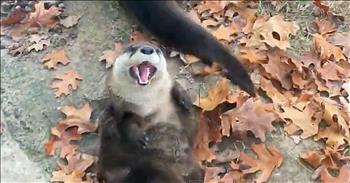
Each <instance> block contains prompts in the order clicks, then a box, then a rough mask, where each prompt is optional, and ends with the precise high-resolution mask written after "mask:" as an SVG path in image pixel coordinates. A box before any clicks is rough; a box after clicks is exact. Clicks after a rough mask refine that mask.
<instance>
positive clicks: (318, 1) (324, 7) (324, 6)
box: [313, 0, 329, 15]
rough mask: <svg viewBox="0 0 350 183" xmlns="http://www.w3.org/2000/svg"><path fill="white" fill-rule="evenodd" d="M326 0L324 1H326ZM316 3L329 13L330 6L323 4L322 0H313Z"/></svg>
mask: <svg viewBox="0 0 350 183" xmlns="http://www.w3.org/2000/svg"><path fill="white" fill-rule="evenodd" d="M324 2H325V1H323V3H324ZM313 3H314V5H316V6H317V7H319V8H320V9H321V10H322V11H323V12H324V13H325V14H326V15H327V14H328V10H329V7H328V6H327V5H324V4H321V0H313Z"/></svg>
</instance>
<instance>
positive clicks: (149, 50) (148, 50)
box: [140, 46, 154, 55]
mask: <svg viewBox="0 0 350 183" xmlns="http://www.w3.org/2000/svg"><path fill="white" fill-rule="evenodd" d="M140 51H141V53H143V54H145V55H150V54H152V53H153V52H154V49H153V48H152V47H147V46H145V47H142V48H141V50H140Z"/></svg>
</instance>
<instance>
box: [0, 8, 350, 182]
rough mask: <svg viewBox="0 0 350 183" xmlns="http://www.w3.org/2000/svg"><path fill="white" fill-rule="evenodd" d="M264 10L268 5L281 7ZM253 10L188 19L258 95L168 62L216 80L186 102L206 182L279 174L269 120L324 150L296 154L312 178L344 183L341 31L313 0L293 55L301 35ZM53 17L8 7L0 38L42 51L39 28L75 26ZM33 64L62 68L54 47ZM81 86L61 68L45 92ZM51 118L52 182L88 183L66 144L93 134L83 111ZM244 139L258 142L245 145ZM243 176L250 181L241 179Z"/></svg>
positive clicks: (349, 109) (196, 13)
mask: <svg viewBox="0 0 350 183" xmlns="http://www.w3.org/2000/svg"><path fill="white" fill-rule="evenodd" d="M266 3H269V4H270V5H271V6H276V5H277V4H278V3H283V2H277V1H271V2H266ZM258 6H259V3H257V2H254V1H242V2H241V1H203V2H200V3H197V4H195V5H194V6H191V7H190V11H189V13H188V15H189V17H191V18H192V19H193V20H194V21H195V22H197V23H198V24H200V25H201V26H203V27H204V28H205V29H207V30H208V31H209V32H211V33H212V34H213V35H214V36H215V37H216V38H217V39H219V40H220V41H221V42H222V44H223V45H225V46H227V48H229V49H230V50H232V53H233V54H235V55H237V56H239V57H240V58H241V61H242V64H244V65H245V67H246V68H247V70H248V71H249V72H250V74H251V78H252V79H253V82H254V84H255V87H256V89H257V91H258V92H259V96H257V97H255V98H252V97H249V96H248V95H247V94H245V93H244V92H243V91H242V90H240V89H238V88H237V87H235V86H232V85H231V84H230V81H228V80H227V79H225V78H224V77H220V72H221V69H220V67H219V66H218V65H215V64H214V65H213V66H212V67H206V66H203V64H201V62H200V59H198V58H196V57H194V56H192V55H184V54H182V53H178V52H175V51H172V52H171V54H170V56H171V57H175V56H179V57H180V59H181V60H183V61H184V64H186V65H188V66H190V67H191V68H193V73H194V74H196V75H200V76H209V77H210V76H219V77H218V78H219V79H218V80H217V83H216V84H215V85H214V86H212V87H210V88H209V89H208V92H207V93H208V94H207V95H206V96H198V98H197V100H196V101H195V102H194V105H196V106H197V107H198V108H200V109H201V111H202V112H201V115H200V124H199V133H198V136H197V140H196V144H195V147H194V155H195V158H196V159H197V160H198V161H199V162H200V163H201V164H202V165H203V168H204V169H205V183H229V182H250V181H255V182H266V181H268V179H269V178H270V176H271V174H272V173H273V171H274V170H275V169H276V168H279V167H281V166H283V154H282V153H281V152H280V150H278V149H277V148H276V147H274V146H273V145H269V144H268V141H267V140H266V134H267V133H268V132H271V131H273V130H274V128H275V127H274V126H273V124H274V123H275V122H280V123H283V128H284V132H285V134H286V136H288V137H289V138H291V139H293V141H294V142H295V143H296V144H298V143H299V142H300V141H302V140H304V139H313V140H315V141H317V142H319V143H321V144H322V145H323V148H321V149H309V150H307V151H305V152H303V153H302V154H300V160H301V161H302V162H303V163H306V164H309V165H310V166H311V167H312V168H314V170H315V171H314V174H313V175H312V178H313V179H319V180H320V181H321V182H325V183H328V182H339V183H340V182H341V183H343V182H349V180H350V178H349V177H350V168H349V167H348V166H347V164H348V162H349V160H350V156H349V142H350V104H349V102H350V72H349V70H350V62H349V57H350V47H349V45H350V44H349V43H350V32H349V31H348V32H341V31H339V30H338V26H339V25H338V23H337V22H335V21H333V20H334V19H333V18H334V16H333V15H332V12H331V11H330V10H329V7H328V6H327V4H326V3H324V2H320V1H314V2H313V6H314V8H315V9H320V10H321V11H322V13H321V14H320V15H319V17H317V18H316V19H315V21H314V27H315V30H316V31H315V32H308V34H309V35H311V38H312V47H311V48H310V50H309V51H307V52H303V53H300V54H299V55H297V54H293V53H292V52H290V51H289V48H291V40H292V39H293V37H294V36H295V35H296V34H297V33H298V31H302V30H301V28H300V27H299V25H298V24H297V23H296V22H293V21H286V20H285V17H284V15H283V13H277V14H274V15H258ZM62 12H63V9H62V8H59V7H56V6H51V7H49V8H47V7H45V6H44V3H43V2H39V3H37V4H35V10H34V11H33V12H30V13H27V12H24V11H22V10H20V9H15V10H14V11H13V12H12V13H11V14H10V15H9V16H8V17H6V18H4V19H2V20H1V35H6V36H9V37H11V38H12V39H13V40H14V43H13V45H12V46H10V47H9V48H8V50H9V52H10V53H12V54H13V55H16V54H18V53H21V54H25V53H29V52H30V51H32V50H35V51H41V50H43V49H45V48H46V47H48V46H50V40H49V36H48V33H49V31H48V30H52V29H55V28H57V27H60V26H61V27H62V26H63V27H67V28H68V27H72V26H73V25H75V24H76V23H77V22H78V20H79V18H80V16H74V17H73V16H72V17H71V18H69V16H68V17H67V18H65V19H61V17H60V15H61V14H62ZM145 40H146V41H152V40H150V39H149V36H148V35H145V34H143V33H140V32H134V33H133V34H132V35H130V37H129V40H128V42H135V41H145ZM124 45H125V44H124V43H120V42H119V43H115V45H114V49H113V50H106V51H104V52H103V53H102V56H101V57H100V61H106V68H110V67H111V66H112V65H113V62H114V61H115V59H116V58H117V56H118V55H120V53H121V51H122V50H123V47H124ZM40 61H41V62H42V63H43V64H44V65H45V67H47V68H48V69H50V70H55V69H57V67H58V64H62V65H68V64H69V62H70V61H69V57H67V55H66V52H65V49H64V48H57V49H54V50H53V51H52V52H50V53H48V54H46V55H45V56H44V57H43V58H41V59H40ZM196 68H200V69H196ZM81 80H82V78H81V77H80V76H79V74H78V73H77V72H76V71H75V70H74V69H69V70H66V71H65V72H62V73H59V74H56V76H55V77H54V81H53V82H52V84H51V87H52V88H54V89H56V92H55V96H56V97H61V96H65V95H68V94H69V93H70V90H76V89H77V88H78V85H79V82H80V81H81ZM60 111H61V112H62V113H63V114H64V115H65V118H64V119H62V120H61V121H59V122H58V123H57V126H55V127H53V128H52V129H51V135H50V137H49V139H48V142H47V143H46V144H45V150H46V152H47V154H48V155H54V154H55V152H58V154H59V155H58V156H59V160H58V162H57V165H58V167H57V170H56V171H54V172H53V176H52V178H51V180H52V181H60V182H93V181H94V175H95V174H94V170H93V163H94V162H95V161H96V157H93V156H90V155H87V154H84V153H81V152H80V151H79V146H78V145H76V143H74V142H75V141H78V140H80V139H81V138H82V135H83V134H86V133H94V132H95V130H96V128H97V127H96V125H95V124H94V123H92V122H90V116H91V112H92V109H91V107H90V106H89V104H84V106H82V107H80V108H75V107H73V106H65V107H62V108H61V109H60ZM249 134H253V135H254V138H255V140H256V141H255V142H258V143H253V144H251V143H245V142H246V140H247V139H248V137H249ZM228 138H234V139H236V140H238V141H241V142H242V144H243V145H245V144H246V145H248V146H250V148H249V149H251V150H252V151H253V152H254V153H255V154H256V157H253V156H251V155H248V153H246V152H244V151H241V152H238V153H237V152H235V151H232V150H230V149H226V150H223V151H222V150H218V146H219V145H220V144H221V143H222V142H223V141H224V140H225V139H228ZM223 165H225V166H223ZM256 172H261V173H260V174H254V173H256ZM252 174H254V175H255V176H249V175H252Z"/></svg>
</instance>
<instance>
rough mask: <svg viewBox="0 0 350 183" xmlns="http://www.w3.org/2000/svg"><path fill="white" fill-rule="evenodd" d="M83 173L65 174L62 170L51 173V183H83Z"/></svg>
mask: <svg viewBox="0 0 350 183" xmlns="http://www.w3.org/2000/svg"><path fill="white" fill-rule="evenodd" d="M84 175H85V172H83V173H82V172H72V173H71V174H66V173H64V172H63V171H62V170H59V171H54V172H52V177H51V179H50V181H51V182H64V183H78V182H79V183H84V182H85V181H83V180H82V179H83V176H84Z"/></svg>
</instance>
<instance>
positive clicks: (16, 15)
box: [0, 7, 27, 26]
mask: <svg viewBox="0 0 350 183" xmlns="http://www.w3.org/2000/svg"><path fill="white" fill-rule="evenodd" d="M26 16H27V13H26V12H25V11H24V10H23V8H20V7H16V8H15V9H14V10H13V11H11V12H10V14H9V15H8V16H7V17H5V18H2V19H1V20H0V24H1V26H9V25H13V24H16V23H19V22H21V21H22V20H24V18H26Z"/></svg>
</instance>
